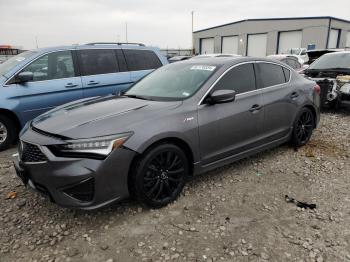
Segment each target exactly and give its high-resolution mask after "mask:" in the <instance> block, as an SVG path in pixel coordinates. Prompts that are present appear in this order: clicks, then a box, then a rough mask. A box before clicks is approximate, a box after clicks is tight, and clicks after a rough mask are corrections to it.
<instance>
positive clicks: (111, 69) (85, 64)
mask: <svg viewBox="0 0 350 262" xmlns="http://www.w3.org/2000/svg"><path fill="white" fill-rule="evenodd" d="M78 58H79V65H80V71H81V75H83V76H89V75H100V74H110V73H116V72H119V67H118V62H117V58H116V54H115V52H114V50H113V49H89V50H79V51H78Z"/></svg>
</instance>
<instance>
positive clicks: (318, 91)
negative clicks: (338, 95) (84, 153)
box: [314, 85, 321, 95]
mask: <svg viewBox="0 0 350 262" xmlns="http://www.w3.org/2000/svg"><path fill="white" fill-rule="evenodd" d="M314 90H315V92H316V93H317V94H318V95H320V94H321V87H320V86H319V85H315V86H314Z"/></svg>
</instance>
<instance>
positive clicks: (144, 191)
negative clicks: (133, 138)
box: [130, 143, 189, 208]
mask: <svg viewBox="0 0 350 262" xmlns="http://www.w3.org/2000/svg"><path fill="white" fill-rule="evenodd" d="M188 174H189V162H188V159H187V157H186V154H185V153H184V152H183V151H182V150H181V149H180V148H179V147H178V146H176V145H174V144H168V143H164V144H160V145H157V146H155V147H152V148H150V149H149V150H147V151H146V152H145V153H144V154H143V155H142V156H141V158H140V159H139V160H138V161H137V162H136V165H135V168H134V170H133V171H132V173H131V181H130V182H131V185H130V187H131V188H132V189H131V192H132V195H133V196H134V197H135V198H136V199H137V200H138V201H139V202H141V203H142V204H143V205H145V206H147V207H150V208H161V207H164V206H166V205H168V204H169V203H171V202H173V201H174V200H176V199H177V198H178V196H179V195H180V193H181V192H182V190H183V187H184V186H185V183H186V178H187V176H188Z"/></svg>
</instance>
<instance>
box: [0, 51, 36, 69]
mask: <svg viewBox="0 0 350 262" xmlns="http://www.w3.org/2000/svg"><path fill="white" fill-rule="evenodd" d="M34 53H35V52H33V51H26V52H23V53H20V54H19V55H16V56H14V57H11V58H10V59H8V60H6V61H5V62H4V63H2V64H0V75H5V74H6V73H7V72H8V71H9V70H11V69H12V68H13V67H15V66H16V65H18V64H19V63H22V62H23V61H24V60H26V59H28V58H29V57H31V56H32V55H33V54H34Z"/></svg>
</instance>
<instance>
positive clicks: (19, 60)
mask: <svg viewBox="0 0 350 262" xmlns="http://www.w3.org/2000/svg"><path fill="white" fill-rule="evenodd" d="M25 59H26V58H25V57H17V58H16V61H18V62H22V61H23V60H25Z"/></svg>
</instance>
